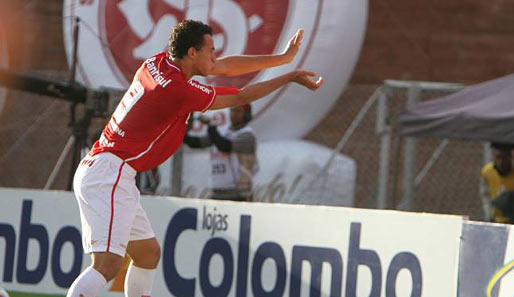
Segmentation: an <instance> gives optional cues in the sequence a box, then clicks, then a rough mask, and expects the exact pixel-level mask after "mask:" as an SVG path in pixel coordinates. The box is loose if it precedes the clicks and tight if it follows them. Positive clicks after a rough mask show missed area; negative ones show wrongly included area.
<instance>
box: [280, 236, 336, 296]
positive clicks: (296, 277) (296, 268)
mask: <svg viewBox="0 0 514 297" xmlns="http://www.w3.org/2000/svg"><path fill="white" fill-rule="evenodd" d="M304 260H307V261H308V262H309V263H310V265H311V286H310V293H309V295H310V297H320V296H321V268H322V265H323V262H328V263H329V264H330V268H331V271H332V277H331V285H330V295H329V296H332V297H340V296H341V286H342V284H341V280H342V278H343V259H341V254H339V252H338V251H337V250H335V249H330V248H319V247H309V246H294V247H293V263H292V264H291V287H290V293H289V296H291V297H300V288H301V283H302V262H303V261H304Z"/></svg>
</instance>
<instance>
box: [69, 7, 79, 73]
mask: <svg viewBox="0 0 514 297" xmlns="http://www.w3.org/2000/svg"><path fill="white" fill-rule="evenodd" d="M79 23H80V18H78V17H76V18H75V25H74V26H73V54H72V56H71V57H72V58H71V69H70V83H74V82H75V76H76V73H77V52H78V47H79V30H80V27H79Z"/></svg>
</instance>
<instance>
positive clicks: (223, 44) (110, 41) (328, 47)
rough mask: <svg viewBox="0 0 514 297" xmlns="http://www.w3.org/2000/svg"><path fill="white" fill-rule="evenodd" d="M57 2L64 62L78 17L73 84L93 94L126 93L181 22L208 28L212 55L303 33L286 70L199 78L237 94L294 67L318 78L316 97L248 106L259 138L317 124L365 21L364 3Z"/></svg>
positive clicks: (248, 50) (253, 49) (268, 46)
mask: <svg viewBox="0 0 514 297" xmlns="http://www.w3.org/2000/svg"><path fill="white" fill-rule="evenodd" d="M64 2H65V4H64V7H65V10H64V31H65V32H64V36H65V42H66V51H67V54H68V60H71V57H70V56H71V52H72V48H73V47H72V31H73V19H74V17H79V18H80V20H81V31H80V38H79V51H78V53H79V59H78V60H79V64H78V69H79V77H80V79H82V80H83V81H84V82H85V83H86V84H88V85H90V86H94V87H99V86H108V87H117V88H125V87H127V86H128V83H129V81H130V80H131V79H132V76H133V74H134V72H135V70H136V69H137V68H138V67H139V66H140V65H141V63H142V62H143V60H144V59H145V58H147V57H149V56H151V55H153V54H154V53H156V52H158V51H162V50H164V49H165V48H166V47H167V44H168V38H169V35H170V32H171V28H172V27H173V26H174V25H175V24H176V23H177V22H179V21H180V20H183V19H195V20H200V21H203V22H205V23H208V24H209V25H211V26H212V27H213V29H214V41H215V47H216V49H217V52H216V53H217V55H218V56H224V55H237V54H270V53H278V52H281V51H282V50H283V49H284V47H285V45H286V43H287V41H288V40H289V38H290V37H291V36H292V35H293V34H294V32H296V30H297V29H298V28H303V29H304V32H305V33H304V44H303V46H302V48H301V50H300V52H299V53H298V55H297V57H296V59H295V61H294V62H293V63H291V64H289V65H285V66H282V67H277V68H273V69H268V70H265V71H261V72H259V73H252V74H248V75H244V76H239V77H233V78H220V77H217V78H212V79H211V78H208V79H203V80H202V79H199V80H200V81H203V82H206V83H208V84H215V85H226V86H237V87H243V86H245V85H247V84H249V83H254V82H257V81H261V80H265V79H269V78H272V77H275V76H277V75H280V74H282V73H285V72H287V71H290V70H292V69H295V68H300V67H301V68H305V69H311V70H313V71H316V72H318V73H319V74H320V75H323V76H324V78H325V84H324V86H323V88H322V89H320V90H319V91H318V92H316V93H312V92H310V91H307V90H305V89H303V88H300V87H295V86H288V87H285V88H283V89H281V90H279V91H277V92H275V93H274V94H271V95H270V96H268V98H266V99H264V100H260V101H259V102H256V103H255V104H254V121H253V122H252V126H253V127H254V128H255V129H256V131H257V133H258V135H259V137H260V138H263V139H281V138H295V137H301V136H302V135H303V134H305V133H306V132H308V131H309V130H310V129H311V128H312V127H313V126H314V125H316V123H318V122H319V120H320V119H322V117H323V116H324V115H325V114H326V112H327V111H328V110H329V109H330V107H331V105H332V103H333V102H334V101H335V100H337V98H338V97H339V95H340V94H341V92H342V90H343V89H344V86H345V84H346V82H347V81H348V79H349V77H350V74H351V72H352V70H353V67H354V65H355V62H356V60H357V58H358V54H359V52H360V47H361V43H362V39H363V35H364V31H365V24H366V15H367V1H366V0H359V1H354V0H319V1H302V0H260V1H240V0H239V1H238V0H110V1H107V0H65V1H64ZM196 79H198V78H196ZM314 97H315V98H314ZM272 106H273V108H271V107H272Z"/></svg>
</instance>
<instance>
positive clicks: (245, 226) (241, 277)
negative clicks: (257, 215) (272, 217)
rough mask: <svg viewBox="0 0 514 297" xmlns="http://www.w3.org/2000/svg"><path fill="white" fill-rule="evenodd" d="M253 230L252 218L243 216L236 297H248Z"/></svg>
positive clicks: (240, 230)
mask: <svg viewBox="0 0 514 297" xmlns="http://www.w3.org/2000/svg"><path fill="white" fill-rule="evenodd" d="M251 228H252V219H251V217H250V216H246V215H243V216H241V218H240V222H239V247H238V249H237V281H236V297H246V288H247V287H246V283H247V281H248V258H249V253H250V230H251Z"/></svg>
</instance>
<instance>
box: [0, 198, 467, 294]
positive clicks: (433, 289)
mask: <svg viewBox="0 0 514 297" xmlns="http://www.w3.org/2000/svg"><path fill="white" fill-rule="evenodd" d="M0 199H1V200H0V201H1V205H2V207H0V238H2V239H4V240H1V241H0V256H2V257H4V258H3V259H2V260H3V261H2V262H0V263H3V264H2V265H0V269H2V270H0V271H1V273H0V277H1V282H0V286H2V287H5V288H7V289H8V290H18V291H28V292H40V293H59V294H65V292H66V289H65V288H66V287H67V286H68V285H69V284H70V283H71V281H73V279H74V277H75V276H76V275H77V274H78V273H79V272H80V271H81V270H82V269H83V268H84V267H85V266H86V265H88V264H89V260H88V258H87V257H86V256H84V255H82V253H81V250H80V248H79V247H80V236H79V229H80V228H79V214H78V208H77V206H76V203H75V201H74V198H73V195H72V194H71V193H68V192H49V191H47V192H44V191H29V190H12V189H2V190H0ZM142 202H143V207H144V208H145V209H146V211H147V213H148V216H149V218H150V219H151V220H152V224H153V227H154V229H155V232H156V236H157V239H158V241H159V242H160V243H161V246H162V251H163V254H162V260H161V263H160V264H159V267H158V270H157V278H156V281H155V285H154V294H153V295H154V296H169V295H172V296H183V297H186V296H209V297H212V296H237V297H246V296H248V297H253V296H255V297H258V296H311V297H314V296H331V297H340V296H345V297H355V296H384V297H386V296H387V297H390V296H411V297H420V296H424V297H429V296H438V297H446V296H447V297H454V296H456V292H457V266H458V259H459V243H460V235H461V226H462V218H461V217H457V216H442V215H429V214H416V213H403V212H396V211H380V210H364V209H352V208H342V207H320V206H298V205H296V206H295V205H280V204H261V203H253V204H252V203H235V202H217V201H209V200H196V199H176V198H156V197H152V198H148V197H144V198H143V199H142ZM109 286H110V285H109ZM105 295H112V296H121V295H120V293H112V292H111V293H105V292H104V293H103V294H102V296H105Z"/></svg>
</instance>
